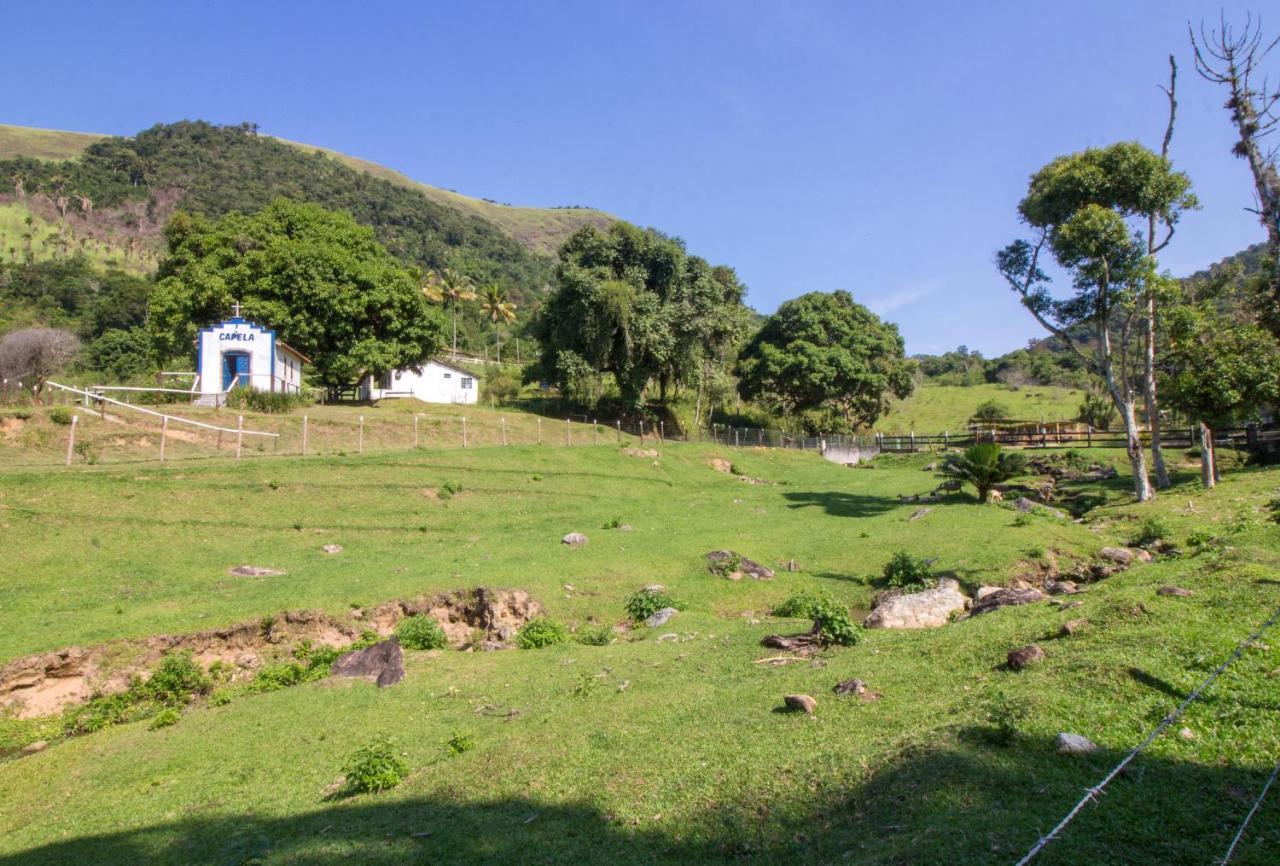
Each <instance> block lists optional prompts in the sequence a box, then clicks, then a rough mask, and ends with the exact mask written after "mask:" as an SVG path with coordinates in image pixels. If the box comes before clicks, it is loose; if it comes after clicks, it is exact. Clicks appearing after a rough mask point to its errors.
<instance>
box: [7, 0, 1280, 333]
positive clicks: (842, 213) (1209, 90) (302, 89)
mask: <svg viewBox="0 0 1280 866" xmlns="http://www.w3.org/2000/svg"><path fill="white" fill-rule="evenodd" d="M1219 5H1220V4H1218V3H1214V4H1206V3H1188V2H1176V0H1159V2H1156V0H1151V2H1137V0H1130V2H1124V3H1118V2H1076V3H1071V4H1048V3H1035V2H1027V0H1023V2H1018V3H1013V2H1009V3H1003V2H979V3H954V2H933V3H900V4H890V3H874V2H852V0H850V2H801V0H794V2H781V0H779V2H773V3H750V2H731V0H707V2H695V0H691V2H684V3H675V2H666V0H587V2H568V0H564V2H548V3H535V2H523V3H515V2H512V3H489V2H448V3H443V2H404V3H392V2H385V3H379V2H367V3H364V4H358V5H357V4H351V3H326V2H319V0H312V2H299V3H285V2H273V3H260V2H254V3H243V2H234V0H230V2H219V3H216V4H214V3H196V2H189V3H179V2H167V3H149V4H147V3H131V2H113V3H102V4H89V3H60V2H55V0H42V2H40V3H23V4H13V8H10V9H9V10H8V11H7V13H6V23H7V25H8V26H7V28H6V29H7V30H8V31H9V32H10V33H11V34H21V38H8V39H6V40H5V50H6V54H7V55H8V63H7V65H8V67H9V68H10V70H11V75H17V74H18V73H22V74H21V75H20V76H18V77H17V78H15V79H14V80H12V81H11V86H10V87H9V88H8V89H7V91H6V100H5V108H4V116H3V117H0V122H9V123H17V124H23V125H30V126H42V127H50V128H59V129H77V130H87V131H95V132H107V133H113V134H125V135H127V134H132V133H134V132H136V131H138V130H140V129H142V128H145V127H147V126H150V125H151V124H153V123H156V122H161V121H173V120H179V119H183V118H201V119H206V120H211V121H215V122H224V123H231V122H239V121H242V120H251V121H255V122H257V123H259V124H260V125H261V126H262V129H263V130H264V131H265V132H268V133H271V134H274V135H279V136H282V137H285V138H290V139H295V140H298V141H305V142H308V143H311V144H316V145H322V146H325V147H331V148H335V149H338V150H342V151H345V152H347V153H351V154H354V155H357V156H362V157H365V158H368V159H372V160H375V161H377V162H381V163H384V164H386V165H388V166H391V167H393V168H396V169H399V170H400V171H403V172H404V173H406V174H408V175H410V176H412V177H414V178H416V179H418V180H421V181H424V182H427V183H431V184H435V185H438V186H445V187H449V188H453V189H457V190H458V191H460V192H465V193H468V194H471V195H477V196H485V197H488V198H493V199H496V200H498V201H503V202H511V203H513V204H530V205H555V204H585V205H591V206H594V207H599V208H602V209H604V210H608V211H610V212H612V213H615V214H617V215H619V216H621V217H624V218H626V219H628V220H631V221H633V222H636V223H639V224H641V225H652V226H655V227H658V228H660V229H662V230H664V231H666V232H669V233H671V234H675V235H679V236H680V237H683V238H684V239H685V240H686V241H687V242H688V245H689V248H690V250H691V251H693V252H695V253H697V254H699V255H702V256H704V257H706V258H708V259H710V260H712V261H715V262H724V263H727V264H730V265H733V266H734V267H736V268H737V270H738V272H739V274H740V276H741V277H742V278H743V280H744V281H745V282H746V283H747V285H748V286H749V287H750V294H749V298H748V300H749V302H750V303H751V304H752V305H753V306H755V307H756V308H757V309H759V310H761V311H762V312H771V311H772V310H773V309H775V308H776V307H777V305H778V304H779V303H780V302H782V301H784V300H786V299H787V298H789V297H794V296H795V295H797V294H800V293H802V292H806V291H830V290H834V289H848V290H849V291H851V292H852V293H853V295H854V297H855V298H857V299H858V300H859V301H861V302H863V303H866V304H867V305H868V306H870V307H871V308H872V309H874V310H876V311H877V312H879V313H881V314H882V315H883V316H885V317H886V318H888V319H890V320H892V321H895V322H897V323H898V324H899V326H900V327H901V329H902V331H903V334H904V336H905V337H906V339H907V349H908V351H909V352H936V351H943V350H946V349H949V348H953V347H955V346H956V345H958V344H961V343H964V344H967V345H968V346H970V347H971V348H978V349H980V350H982V351H983V352H984V353H986V354H988V355H992V354H999V353H1001V352H1004V351H1007V350H1009V349H1012V348H1016V347H1018V346H1020V345H1022V344H1024V343H1025V342H1026V341H1027V340H1028V339H1030V338H1032V337H1036V336H1039V331H1038V329H1037V327H1036V326H1035V324H1034V322H1032V320H1031V319H1030V317H1029V316H1028V315H1027V314H1026V312H1025V311H1023V310H1022V309H1021V307H1019V306H1018V304H1017V302H1016V299H1015V297H1014V296H1013V294H1012V293H1011V292H1010V291H1009V290H1008V289H1007V288H1005V286H1004V285H1003V284H1002V283H1001V281H1000V280H999V278H998V277H997V276H996V274H995V272H994V270H993V268H992V266H991V258H992V255H993V253H994V251H995V250H996V249H998V248H999V247H1001V246H1003V245H1004V244H1005V243H1007V242H1008V241H1009V240H1011V239H1013V238H1014V237H1015V236H1016V235H1017V234H1018V232H1019V226H1018V223H1017V218H1016V211H1015V206H1016V203H1017V201H1018V199H1019V197H1020V196H1021V194H1022V193H1023V191H1024V190H1025V185H1026V181H1027V178H1028V176H1029V175H1030V174H1031V173H1032V172H1033V171H1034V170H1035V169H1037V168H1038V167H1039V166H1040V165H1042V164H1043V163H1045V162H1047V161H1048V160H1049V159H1051V158H1053V157H1054V156H1056V155H1059V154H1062V153H1067V152H1070V151H1073V150H1078V149H1081V148H1084V147H1088V146H1091V145H1101V144H1106V143H1109V142H1112V141H1117V140H1123V139H1131V140H1132V139H1136V140H1139V141H1142V142H1144V143H1147V144H1148V145H1150V146H1153V147H1156V146H1158V143H1159V139H1160V136H1161V135H1162V134H1163V130H1164V122H1165V111H1166V106H1165V103H1164V99H1163V96H1162V94H1161V93H1160V92H1159V91H1158V90H1157V89H1156V85H1157V84H1158V83H1161V82H1163V81H1164V80H1165V78H1166V76H1167V67H1166V63H1167V61H1166V57H1167V55H1168V54H1169V53H1171V52H1172V53H1174V54H1175V55H1176V56H1177V58H1178V61H1179V67H1180V73H1181V74H1180V82H1179V84H1180V102H1181V105H1180V116H1179V123H1178V127H1177V131H1176V133H1175V138H1174V144H1173V157H1174V160H1175V163H1176V164H1177V165H1178V167H1179V168H1181V169H1183V170H1185V171H1187V172H1188V173H1189V174H1190V175H1191V177H1192V181H1193V183H1194V185H1195V189H1196V192H1197V194H1198V195H1199V197H1200V199H1201V201H1202V202H1203V205H1204V207H1203V209H1202V210H1201V211H1199V212H1197V213H1194V214H1192V215H1190V216H1188V217H1187V218H1186V219H1185V221H1184V224H1183V225H1182V227H1181V228H1180V230H1179V232H1178V236H1177V238H1176V239H1175V241H1174V243H1173V245H1172V246H1171V247H1170V248H1169V250H1168V251H1167V252H1166V253H1165V255H1164V256H1163V257H1162V265H1163V266H1164V267H1166V268H1167V269H1169V270H1170V271H1172V272H1173V273H1175V274H1184V273H1188V272H1190V271H1194V270H1197V269H1199V268H1201V267H1204V266H1205V265H1207V264H1209V263H1210V262H1213V261H1216V260H1217V259H1219V258H1222V257H1223V256H1226V255H1228V254H1230V253H1233V252H1235V251H1237V250H1239V249H1241V248H1243V247H1245V246H1247V245H1248V244H1250V243H1255V242H1257V241H1260V240H1262V239H1263V234H1262V230H1261V228H1260V227H1259V226H1258V224H1257V222H1256V221H1255V219H1254V218H1253V217H1252V216H1251V215H1250V214H1248V213H1247V212H1245V210H1244V208H1245V207H1246V206H1248V205H1250V204H1251V192H1250V190H1251V184H1250V180H1249V175H1248V172H1247V169H1246V167H1245V166H1244V163H1243V162H1242V161H1240V160H1238V159H1235V158H1233V157H1232V156H1231V155H1230V147H1231V143H1232V136H1231V130H1230V128H1229V126H1228V123H1227V117H1226V113H1225V111H1224V110H1223V109H1222V107H1221V106H1222V102H1223V93H1221V92H1220V91H1219V90H1217V89H1215V88H1213V87H1212V86H1210V85H1209V84H1208V83H1207V82H1204V81H1202V80H1200V79H1199V78H1198V77H1197V76H1196V75H1195V73H1194V71H1193V69H1192V65H1191V57H1190V52H1189V47H1188V42H1187V36H1186V23H1187V21H1188V20H1189V19H1190V20H1195V21H1198V20H1199V19H1200V18H1201V17H1202V16H1205V15H1207V16H1210V17H1211V18H1215V19H1216V16H1217V14H1218V9H1219ZM1246 8H1248V7H1245V6H1238V7H1237V6H1234V5H1233V4H1227V5H1226V10H1227V13H1228V15H1230V14H1233V13H1238V14H1239V16H1240V17H1242V15H1243V11H1244V10H1245V9H1246ZM1276 25H1280V15H1276V16H1275V17H1274V23H1273V24H1272V27H1273V28H1274V27H1275V26H1276ZM1272 32H1273V35H1274V33H1275V32H1280V31H1275V30H1274V29H1273V30H1272ZM1277 67H1278V68H1277V69H1276V70H1275V72H1276V73H1277V74H1280V63H1277Z"/></svg>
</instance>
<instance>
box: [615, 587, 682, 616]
mask: <svg viewBox="0 0 1280 866" xmlns="http://www.w3.org/2000/svg"><path fill="white" fill-rule="evenodd" d="M625 606H626V609H627V616H629V617H631V620H632V622H644V621H645V620H646V619H648V618H649V617H651V616H653V615H654V614H655V613H657V612H658V611H660V610H662V609H663V608H664V607H674V608H675V609H676V610H684V602H681V601H677V600H676V599H675V597H673V596H671V595H668V594H667V593H666V592H664V591H663V590H660V589H649V588H647V587H646V588H645V589H642V590H639V591H637V592H633V593H632V594H631V595H630V596H628V597H627V601H626V605H625Z"/></svg>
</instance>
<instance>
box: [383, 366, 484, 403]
mask: <svg viewBox="0 0 1280 866" xmlns="http://www.w3.org/2000/svg"><path fill="white" fill-rule="evenodd" d="M468 383H470V384H469V387H468ZM383 386H389V387H383ZM360 390H361V394H360V396H361V397H362V398H363V399H366V400H383V399H388V398H392V397H415V398H417V399H419V400H421V401H422V402H424V403H461V404H470V403H475V402H477V400H478V399H479V395H480V380H479V379H477V378H476V377H474V376H472V375H471V374H470V373H463V372H461V371H460V370H454V369H452V368H450V367H446V366H444V365H443V364H440V363H437V362H436V361H428V362H427V363H426V364H425V365H423V367H422V372H420V373H417V372H414V371H413V370H395V371H393V372H392V373H391V374H389V376H388V377H386V378H384V379H382V380H379V381H375V382H370V380H369V379H367V378H366V379H365V380H364V382H362V383H361V389H360Z"/></svg>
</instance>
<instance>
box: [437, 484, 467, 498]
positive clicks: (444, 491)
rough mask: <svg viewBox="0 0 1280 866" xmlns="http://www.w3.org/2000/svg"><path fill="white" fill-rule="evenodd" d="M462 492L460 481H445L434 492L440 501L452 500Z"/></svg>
mask: <svg viewBox="0 0 1280 866" xmlns="http://www.w3.org/2000/svg"><path fill="white" fill-rule="evenodd" d="M461 492H462V482H461V481H446V482H445V483H444V484H441V485H440V489H439V490H437V491H436V496H438V497H439V498H440V499H452V498H453V497H454V496H456V495H457V494H459V493H461Z"/></svg>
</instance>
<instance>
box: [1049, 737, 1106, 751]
mask: <svg viewBox="0 0 1280 866" xmlns="http://www.w3.org/2000/svg"><path fill="white" fill-rule="evenodd" d="M1056 742H1057V745H1058V751H1059V752H1061V753H1062V754H1064V755H1083V754H1087V753H1088V752H1096V751H1097V750H1098V747H1097V746H1096V745H1094V743H1093V740H1090V739H1089V738H1088V737H1082V736H1080V735H1079V734H1067V733H1061V734H1058V738H1057V740H1056Z"/></svg>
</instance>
